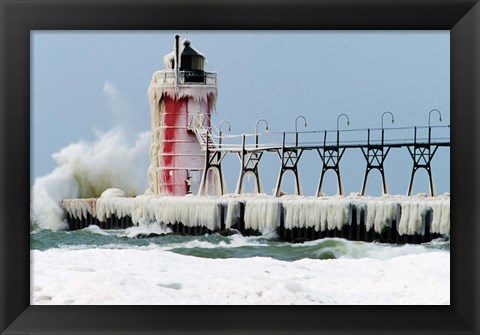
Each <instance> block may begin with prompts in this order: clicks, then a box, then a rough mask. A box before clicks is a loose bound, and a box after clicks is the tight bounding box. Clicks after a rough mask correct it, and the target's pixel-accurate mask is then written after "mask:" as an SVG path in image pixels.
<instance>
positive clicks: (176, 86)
mask: <svg viewBox="0 0 480 335" xmlns="http://www.w3.org/2000/svg"><path fill="white" fill-rule="evenodd" d="M179 53H180V35H178V34H176V35H175V88H178V69H179V68H180V66H179V60H180V55H179Z"/></svg>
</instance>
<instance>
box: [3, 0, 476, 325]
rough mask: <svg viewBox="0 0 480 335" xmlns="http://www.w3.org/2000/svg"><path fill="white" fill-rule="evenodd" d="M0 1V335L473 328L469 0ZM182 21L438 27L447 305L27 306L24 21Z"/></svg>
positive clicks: (109, 24) (115, 24)
mask: <svg viewBox="0 0 480 335" xmlns="http://www.w3.org/2000/svg"><path fill="white" fill-rule="evenodd" d="M0 11H1V12H0V24H1V37H0V38H1V42H0V43H1V50H0V51H1V55H0V56H1V58H0V59H1V72H0V73H1V82H0V83H1V96H0V97H1V105H0V111H1V114H0V139H1V142H0V143H1V147H0V148H1V151H0V155H1V156H0V171H1V179H0V188H1V191H0V215H1V216H0V238H1V240H0V248H1V253H0V261H1V263H0V332H1V333H2V334H40V333H42V334H63V333H65V334H69V333H75V334H157V333H158V334H167V333H168V334H170V333H172V334H173V333H175V334H177V333H192V334H204V333H209V334H210V333H218V334H232V333H250V334H252V333H261V334H265V333H282V334H290V333H291V334H307V333H308V334H310V333H315V334H404V333H405V334H479V331H480V330H479V329H480V327H479V319H480V313H479V302H480V299H479V282H480V281H479V279H480V278H479V264H480V252H479V237H480V236H479V224H480V221H479V207H480V206H479V205H480V202H479V186H480V184H479V181H480V180H479V173H478V171H479V156H480V155H479V149H480V148H479V121H480V120H479V116H480V113H479V112H480V4H479V3H478V1H477V0H429V1H427V0H410V1H405V0H390V1H377V0H339V1H328V0H323V1H312V0H302V1H293V0H284V1H282V0H271V1H267V0H261V1H247V0H244V1H233V0H230V1H191V0H180V1H152V0H144V1H135V0H117V1H111V0H110V1H108V0H100V1H74V0H63V1H57V0H53V1H52V0H50V1H46V0H37V1H25V0H0ZM161 13H168V15H161ZM185 28H187V29H192V30H194V29H257V30H265V29H285V30H288V29H361V30H363V29H412V30H413V29H415V30H417V29H421V30H423V29H447V30H450V34H451V193H452V199H451V207H452V209H451V213H452V214H451V221H452V228H451V234H452V236H451V305H450V306H391V307H390V306H389V307H386V306H368V307H366V306H308V307H307V306H231V307H230V306H229V307H224V306H202V307H198V306H149V307H146V306H117V307H114V306H30V305H29V304H30V261H29V259H30V257H29V255H30V248H29V246H30V237H29V217H30V209H29V206H30V165H29V161H30V110H29V107H30V31H31V30H35V29H69V30H71V29H90V30H92V29H106V30H119V29H122V30H129V29H149V30H152V29H169V30H171V29H182V30H183V29H185ZM239 284H241V283H239Z"/></svg>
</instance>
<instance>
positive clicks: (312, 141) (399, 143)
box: [197, 120, 450, 196]
mask: <svg viewBox="0 0 480 335" xmlns="http://www.w3.org/2000/svg"><path fill="white" fill-rule="evenodd" d="M208 121H209V124H212V123H211V122H210V120H208ZM202 124H204V122H203V123H202ZM201 129H202V131H206V132H207V133H208V136H206V135H201V136H202V137H201V138H200V137H199V138H200V139H201V140H200V139H199V141H200V144H201V145H202V149H203V151H204V152H205V169H204V172H203V177H202V180H203V181H204V180H205V179H206V177H207V174H208V171H209V170H210V169H212V168H213V169H216V170H217V171H218V172H219V173H220V176H221V178H222V180H223V176H222V165H221V164H222V160H223V159H224V157H225V155H226V154H232V153H233V154H237V155H238V157H239V159H240V163H241V170H240V174H239V177H238V180H237V187H236V190H235V193H237V194H241V193H243V190H244V177H245V175H246V174H247V173H248V174H251V175H253V176H254V178H255V188H256V191H257V192H259V193H262V189H261V182H260V177H259V173H258V168H259V164H260V161H261V158H262V156H263V155H264V154H265V153H266V152H276V153H277V154H278V157H279V158H280V169H279V174H278V179H277V183H276V187H275V195H276V196H280V195H281V194H282V192H281V184H282V179H283V175H284V173H285V172H286V171H292V172H293V174H294V176H295V184H296V185H295V186H296V194H297V195H301V186H300V178H299V174H298V173H299V172H298V163H299V161H300V159H301V157H302V154H303V153H304V151H307V150H312V151H316V152H317V153H318V154H319V157H320V159H321V161H322V169H321V172H320V180H319V184H318V187H317V192H316V195H317V196H320V195H321V194H322V186H323V180H324V176H325V173H326V172H327V171H329V170H332V171H334V173H335V175H336V177H337V187H338V194H340V195H343V194H344V188H343V183H342V178H341V173H340V162H341V160H342V158H343V155H344V153H345V151H346V150H352V149H359V150H361V151H362V153H363V156H364V158H365V162H366V167H365V175H364V180H363V184H362V185H363V186H362V190H361V192H360V194H361V195H364V194H365V190H366V184H367V179H368V175H369V173H370V172H371V171H372V170H378V171H379V172H380V175H381V177H382V191H383V193H384V194H386V193H388V187H387V182H386V177H385V166H384V162H385V160H386V158H387V155H388V154H389V152H390V150H391V149H393V148H406V149H407V150H408V152H409V154H410V157H411V159H412V163H413V164H412V172H411V177H410V182H409V187H408V195H411V193H412V190H413V181H414V177H415V174H416V173H417V171H419V170H421V169H423V170H425V171H426V172H427V174H428V177H429V184H430V195H432V196H434V195H435V194H436V192H435V186H434V185H435V184H434V182H433V175H432V169H431V162H432V159H433V158H434V156H435V153H436V152H437V149H438V148H439V147H450V126H449V125H447V126H420V127H417V126H412V127H396V128H365V129H351V130H350V129H349V130H314V131H300V132H299V131H295V132H274V133H267V132H265V133H258V132H255V134H240V135H230V134H228V135H225V134H223V133H222V132H221V131H220V130H218V129H216V128H214V131H213V132H212V130H211V129H208V128H206V127H201ZM197 132H198V130H197ZM197 136H200V135H198V134H197ZM205 193H206V190H205V183H204V182H202V183H201V187H200V190H199V194H205ZM220 193H221V194H224V190H223V187H222V190H221V191H220Z"/></svg>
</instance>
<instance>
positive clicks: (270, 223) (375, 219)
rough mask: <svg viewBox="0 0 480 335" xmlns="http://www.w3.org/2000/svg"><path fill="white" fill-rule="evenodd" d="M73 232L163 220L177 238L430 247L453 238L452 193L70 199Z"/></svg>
mask: <svg viewBox="0 0 480 335" xmlns="http://www.w3.org/2000/svg"><path fill="white" fill-rule="evenodd" d="M62 206H63V208H64V210H65V213H66V220H67V222H68V227H69V229H70V230H76V229H82V228H85V227H87V226H89V225H97V226H99V227H100V228H102V229H125V228H128V227H131V226H135V225H145V224H148V223H151V222H159V223H162V224H165V225H166V226H167V227H169V228H170V230H171V232H172V233H173V234H180V235H203V234H210V233H222V234H223V233H226V232H229V233H230V232H231V231H235V230H236V231H238V232H239V233H241V234H243V235H261V234H262V233H265V232H272V231H275V232H276V234H277V235H278V237H279V239H281V240H284V241H288V242H304V241H310V240H316V239H321V238H327V237H339V238H345V239H349V240H355V241H365V242H372V241H379V242H383V243H424V242H429V241H431V240H432V239H435V238H438V237H443V236H448V235H449V234H450V196H449V195H443V196H439V197H427V196H415V197H412V196H410V197H407V196H383V197H364V196H348V197H342V196H333V197H301V196H284V197H279V198H278V197H272V196H266V195H264V196H258V195H256V196H233V195H226V196H218V197H214V196H207V197H199V196H186V197H170V196H138V197H135V198H123V197H111V198H98V199H66V200H64V201H63V202H62Z"/></svg>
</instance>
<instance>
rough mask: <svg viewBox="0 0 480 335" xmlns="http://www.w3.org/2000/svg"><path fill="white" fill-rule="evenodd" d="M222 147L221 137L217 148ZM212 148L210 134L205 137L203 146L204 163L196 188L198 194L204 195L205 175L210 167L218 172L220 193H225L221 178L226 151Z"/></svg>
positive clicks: (205, 192) (205, 191)
mask: <svg viewBox="0 0 480 335" xmlns="http://www.w3.org/2000/svg"><path fill="white" fill-rule="evenodd" d="M221 147H222V138H221V137H220V140H219V148H221ZM212 149H214V145H213V143H210V136H207V137H206V146H205V165H204V169H203V173H202V179H201V181H200V187H199V189H198V195H206V194H208V191H207V176H208V171H210V169H214V170H216V171H217V173H218V177H219V179H220V195H224V194H225V183H224V179H223V171H222V160H223V158H225V156H226V154H227V151H219V150H212Z"/></svg>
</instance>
